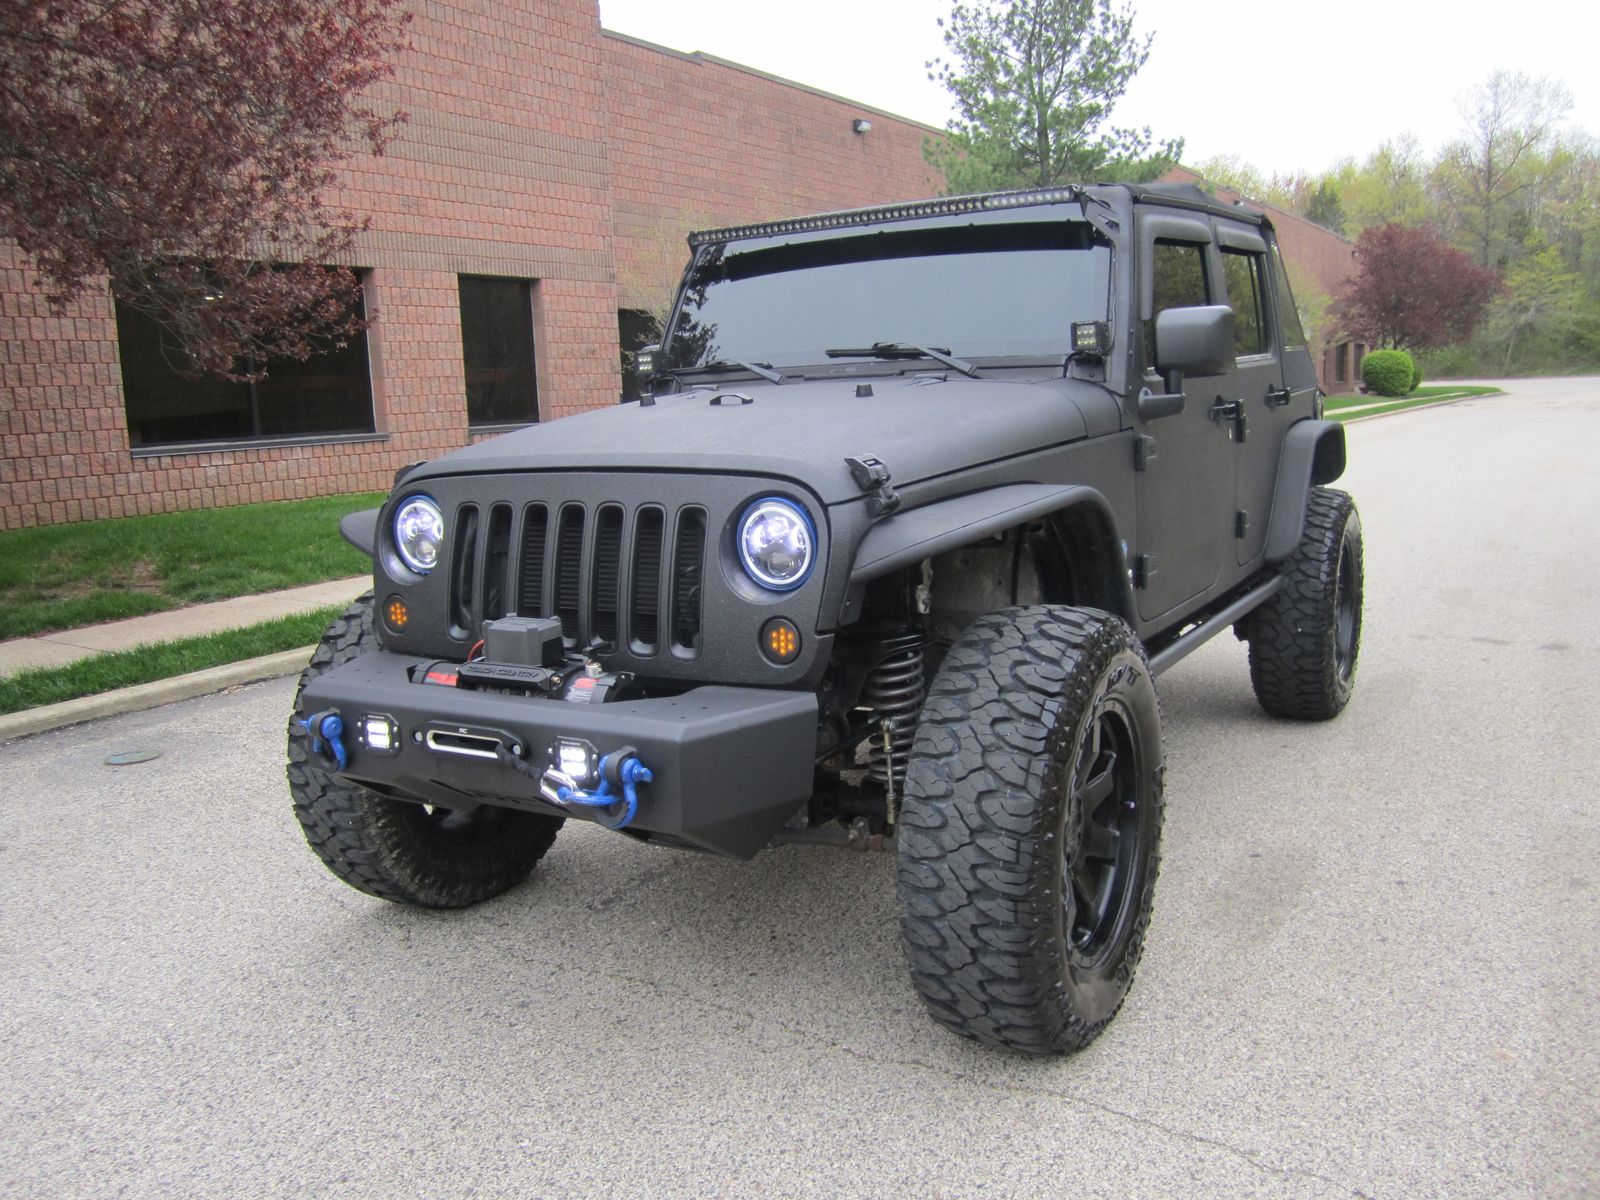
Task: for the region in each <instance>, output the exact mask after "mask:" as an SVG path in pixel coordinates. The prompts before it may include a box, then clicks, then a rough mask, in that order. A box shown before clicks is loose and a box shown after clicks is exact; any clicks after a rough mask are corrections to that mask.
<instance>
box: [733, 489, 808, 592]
mask: <svg viewBox="0 0 1600 1200" xmlns="http://www.w3.org/2000/svg"><path fill="white" fill-rule="evenodd" d="M816 559H817V528H816V526H815V525H813V524H812V523H811V517H810V515H809V514H808V513H807V512H806V510H805V509H803V508H801V507H800V506H799V505H798V504H795V503H794V502H793V501H791V500H783V499H780V498H779V497H777V496H767V497H765V498H764V499H761V500H757V501H756V502H755V503H754V504H752V505H750V507H749V508H747V509H745V510H744V515H743V516H742V517H740V518H739V561H740V562H741V563H742V564H743V565H744V570H745V574H746V575H748V576H750V578H751V579H753V580H755V582H756V583H758V584H760V585H761V586H762V587H764V588H766V589H767V590H768V591H773V592H792V591H793V590H794V589H795V588H797V587H799V586H800V585H801V584H803V583H804V582H805V581H806V579H807V578H808V577H809V576H810V574H811V568H812V566H813V565H814V564H815V563H816Z"/></svg>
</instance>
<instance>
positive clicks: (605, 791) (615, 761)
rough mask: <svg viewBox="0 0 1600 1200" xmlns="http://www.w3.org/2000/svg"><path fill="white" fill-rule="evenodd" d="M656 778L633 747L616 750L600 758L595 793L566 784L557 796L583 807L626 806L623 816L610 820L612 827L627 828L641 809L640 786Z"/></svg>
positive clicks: (560, 799)
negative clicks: (598, 781) (598, 779)
mask: <svg viewBox="0 0 1600 1200" xmlns="http://www.w3.org/2000/svg"><path fill="white" fill-rule="evenodd" d="M654 778H655V776H654V775H652V774H651V773H650V768H649V767H647V766H645V765H644V763H642V762H640V761H639V755H638V753H637V752H636V751H635V750H634V749H633V747H631V746H625V747H623V748H622V749H621V750H613V751H612V752H611V753H610V754H608V755H606V756H605V757H604V758H602V759H601V760H600V786H599V787H598V788H597V789H595V790H594V791H592V792H586V791H584V790H583V789H582V788H580V787H573V786H569V785H566V784H563V785H561V786H560V787H558V788H557V789H556V799H557V800H558V801H559V802H560V803H562V804H576V805H579V806H581V807H583V808H611V807H613V806H615V805H617V804H621V805H622V806H623V810H622V816H621V817H619V818H618V819H617V820H616V821H613V822H609V823H608V827H609V828H611V829H626V828H627V827H628V825H629V823H630V822H631V821H632V820H633V818H634V817H635V816H636V815H637V814H638V812H639V793H638V790H637V789H638V786H639V784H641V783H649V782H650V781H651V780H653V779H654Z"/></svg>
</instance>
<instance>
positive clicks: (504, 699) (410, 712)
mask: <svg viewBox="0 0 1600 1200" xmlns="http://www.w3.org/2000/svg"><path fill="white" fill-rule="evenodd" d="M419 665H422V660H419V659H415V658H411V657H409V656H406V655H399V654H390V653H387V652H385V651H381V650H374V651H371V652H369V653H367V654H364V655H362V656H361V657H360V658H356V659H353V660H351V661H350V662H347V663H344V664H343V665H341V666H338V667H335V668H334V669H333V670H331V671H329V672H327V673H326V674H324V675H319V676H317V677H316V678H314V679H312V680H311V681H310V682H309V683H307V684H306V688H305V692H304V693H303V695H302V697H301V709H302V711H303V712H306V713H314V712H321V711H324V710H329V709H332V710H334V711H336V712H338V713H339V714H340V716H341V717H342V718H343V719H344V724H345V728H346V730H347V733H346V736H345V747H346V749H347V752H348V762H347V764H346V766H345V768H344V769H343V770H342V771H340V772H339V774H341V775H342V776H344V777H345V778H348V779H351V780H354V781H355V782H358V783H361V784H365V785H367V786H369V787H371V788H373V789H374V790H375V791H378V792H380V793H381V794H383V795H387V796H395V797H398V798H402V799H408V800H414V801H417V802H419V803H424V804H438V805H443V806H446V807H452V806H459V805H460V804H461V803H462V802H463V801H464V800H466V801H476V802H480V803H483V802H486V803H496V804H503V805H506V806H509V807H514V808H523V809H528V810H530V811H534V812H548V813H557V814H566V810H564V809H562V808H560V807H558V806H554V805H551V804H550V803H549V802H547V801H546V800H544V799H542V798H541V797H540V795H539V788H538V784H537V783H536V782H534V781H533V780H532V779H529V778H526V777H525V776H523V775H522V774H519V773H518V772H517V771H516V770H514V769H512V768H511V767H508V766H505V765H503V764H502V763H500V762H498V761H496V760H494V759H493V758H490V757H475V756H472V755H471V754H463V753H462V752H461V751H460V750H459V749H445V748H441V747H451V746H457V747H459V745H460V740H459V738H452V737H451V736H449V734H450V731H451V730H453V729H470V730H473V731H487V730H495V731H503V732H504V733H505V734H507V735H509V736H510V738H511V739H514V740H515V741H516V742H518V743H520V746H521V748H522V750H523V754H524V756H525V759H526V761H528V762H530V763H533V764H536V765H540V766H542V765H543V764H544V762H545V755H546V751H547V749H548V748H549V747H550V746H551V744H552V743H553V742H554V741H555V739H556V738H558V737H566V738H582V739H583V740H585V741H587V742H589V743H590V744H591V745H592V746H593V747H594V748H595V749H596V750H597V751H598V752H599V754H601V755H605V754H609V753H611V752H612V751H614V750H618V749H620V748H622V747H623V746H633V747H635V748H636V749H637V751H638V754H639V758H640V760H641V761H642V762H644V763H645V765H646V766H648V767H649V768H650V770H651V772H652V773H653V776H654V778H653V780H652V782H650V783H648V784H645V785H642V786H641V788H640V789H639V810H638V814H637V816H636V817H635V818H634V820H633V822H632V824H631V825H630V826H629V830H630V832H633V831H637V832H640V833H643V834H646V835H655V836H658V837H659V838H660V839H661V840H666V841H671V842H675V843H679V844H685V845H689V846H694V847H697V848H699V849H703V850H709V851H712V852H714V853H717V854H722V855H726V856H728V857H732V858H749V857H751V856H752V855H754V854H755V853H756V852H757V851H758V850H760V849H761V848H762V847H763V846H765V845H766V844H767V843H768V842H769V841H770V840H771V838H772V835H773V834H774V833H776V832H777V831H778V829H779V828H780V827H781V826H782V825H783V823H784V822H785V821H786V820H787V819H788V818H789V817H790V816H792V815H793V813H794V811H795V809H796V808H797V807H799V805H801V804H802V803H804V802H805V801H806V800H807V799H808V798H809V797H810V795H811V789H812V772H813V766H812V764H813V755H814V752H815V749H814V748H815V745H816V731H817V698H816V696H815V695H814V694H813V693H811V692H795V691H774V690H768V689H763V688H739V687H699V688H694V689H692V690H690V691H687V692H684V693H683V694H681V695H678V696H670V697H663V698H660V699H653V700H623V701H617V702H615V703H610V704H595V705H589V704H573V703H568V702H565V701H561V700H549V699H542V698H532V697H526V696H514V695H498V694H492V693H486V692H474V691H464V690H461V689H458V688H454V687H439V686H432V685H428V684H419V683H413V682H411V674H410V672H411V670H412V669H413V668H415V667H418V666H419ZM368 716H383V717H387V718H388V719H389V720H390V721H391V722H392V723H393V725H394V726H395V727H396V728H397V730H398V736H397V737H396V738H395V739H394V741H393V744H392V746H391V748H390V749H389V750H388V751H387V752H386V751H383V750H380V749H374V748H371V747H369V746H367V745H366V744H365V743H364V742H363V741H362V740H361V738H360V737H359V736H358V731H359V730H360V729H361V728H362V722H363V721H364V719H365V718H366V717H368ZM430 733H435V734H437V735H439V736H435V737H430V736H429V734H430ZM566 815H572V814H566Z"/></svg>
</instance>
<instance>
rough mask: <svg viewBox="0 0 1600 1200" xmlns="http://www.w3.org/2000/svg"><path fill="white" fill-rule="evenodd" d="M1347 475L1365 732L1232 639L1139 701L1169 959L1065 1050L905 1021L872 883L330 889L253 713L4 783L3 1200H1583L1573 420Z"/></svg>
mask: <svg viewBox="0 0 1600 1200" xmlns="http://www.w3.org/2000/svg"><path fill="white" fill-rule="evenodd" d="M1350 440H1351V446H1352V464H1353V465H1352V470H1351V473H1350V476H1349V478H1348V484H1349V486H1350V487H1351V489H1352V490H1353V491H1354V492H1355V493H1356V495H1357V497H1358V500H1359V502H1360V504H1361V508H1362V514H1363V518H1364V521H1365V525H1366V533H1367V545H1368V579H1369V583H1368V609H1367V615H1368V624H1367V631H1366V646H1365V653H1364V656H1363V662H1362V667H1361V675H1360V686H1359V689H1358V692H1357V696H1356V699H1355V702H1354V704H1353V706H1352V707H1351V709H1350V710H1349V711H1348V712H1347V713H1346V714H1345V716H1344V717H1342V718H1341V719H1340V720H1338V721H1337V722H1335V723H1333V724H1331V725H1327V726H1313V727H1299V726H1294V725H1290V724H1287V723H1281V722H1275V721H1272V720H1269V719H1267V718H1266V717H1264V716H1263V715H1262V714H1261V713H1260V712H1259V711H1258V710H1257V709H1256V707H1255V705H1254V703H1253V700H1252V698H1251V695H1250V689H1249V683H1248V679H1247V676H1246V672H1245V664H1244V651H1243V648H1242V647H1241V646H1239V645H1238V644H1237V643H1235V642H1234V641H1233V640H1232V639H1231V638H1226V639H1223V640H1219V641H1217V642H1214V643H1213V644H1212V645H1210V646H1208V647H1207V648H1205V649H1204V650H1203V651H1201V652H1200V653H1199V654H1197V655H1196V656H1194V657H1193V658H1192V659H1190V660H1189V661H1187V662H1185V663H1184V664H1183V665H1181V666H1180V667H1178V668H1177V669H1175V670H1174V671H1173V672H1172V673H1171V674H1169V675H1168V676H1166V677H1165V678H1164V679H1163V681H1162V684H1163V691H1164V694H1165V699H1166V715H1167V731H1168V746H1169V753H1170V761H1171V770H1170V772H1169V798H1170V809H1169V814H1168V826H1167V840H1166V860H1165V867H1164V871H1163V875H1162V879H1161V884H1160V886H1159V888H1158V890H1157V896H1156V905H1157V911H1156V918H1155V922H1154V924H1153V926H1152V930H1151V935H1150V940H1149V944H1148V949H1147V953H1146V956H1145V961H1144V965H1143V967H1142V969H1141V971H1140V975H1139V980H1138V983H1137V985H1136V986H1135V988H1134V992H1133V995H1132V997H1131V999H1130V1001H1129V1003H1128V1005H1127V1007H1126V1009H1125V1010H1124V1012H1123V1014H1122V1016H1121V1017H1120V1018H1119V1019H1118V1020H1117V1021H1116V1022H1115V1023H1114V1025H1113V1026H1112V1028H1111V1029H1110V1030H1109V1031H1108V1032H1107V1034H1106V1035H1105V1036H1104V1037H1103V1038H1102V1039H1101V1040H1100V1041H1099V1042H1098V1043H1096V1044H1095V1046H1093V1047H1092V1048H1091V1049H1090V1050H1089V1051H1087V1052H1086V1053H1084V1054H1082V1055H1080V1056H1078V1057H1076V1058H1074V1059H1069V1060H1065V1061H1052V1062H1035V1061H1030V1060H1024V1059H1020V1058H1017V1057H1014V1056H1011V1055H1006V1054H1001V1053H996V1052H993V1051H989V1050H984V1049H981V1048H978V1047H976V1046H973V1045H970V1044H968V1043H965V1042H962V1041H960V1040H958V1039H956V1038H954V1037H952V1036H950V1035H949V1034H946V1033H944V1032H943V1031H941V1030H939V1029H938V1028H936V1027H935V1026H933V1025H932V1024H931V1023H929V1022H928V1021H927V1020H925V1019H924V1017H923V1016H922V1014H921V1011H920V1008H919V1006H918V1005H917V1002H916V1001H915V999H914V998H913V996H912V995H911V993H910V991H909V988H908V986H907V984H906V983H905V981H904V980H903V978H902V971H901V963H900V957H899V947H898V942H897V936H898V935H897V930H896V924H895V922H896V913H895V907H894V903H893V888H892V882H893V880H892V869H891V866H892V865H891V863H890V862H889V861H888V860H887V859H886V858H883V857H867V856H851V855H844V854H840V853H836V852H829V851H825V850H818V849H810V848H787V849H785V850H782V851H778V852H773V853H769V854H767V855H765V856H763V857H761V858H760V859H758V860H757V861H756V862H754V863H751V864H746V865H738V864H732V863H723V862H719V861H712V860H706V859H701V858H695V857H689V856H684V855H680V854H674V853H671V852H652V851H650V850H648V849H646V848H643V847H639V846H636V845H634V844H632V843H630V842H627V841H625V840H623V839H620V838H616V837H613V836H611V835H607V834H605V833H603V832H601V831H598V830H595V829H593V828H590V827H583V826H576V825H570V824H569V826H568V828H567V830H566V831H565V832H563V834H562V836H561V839H560V841H559V842H558V843H557V847H556V850H555V852H554V853H553V855H552V857H551V858H550V859H549V860H548V861H547V863H546V865H545V866H544V867H541V869H540V871H539V873H538V875H537V877H536V879H535V881H534V882H533V883H532V884H530V885H529V886H527V887H524V888H522V889H520V890H518V891H517V892H515V893H513V894H511V895H509V896H507V897H504V898H503V899H501V900H499V901H497V902H494V903H491V904H488V905H485V906H483V907H481V908H478V909H476V910H473V911H471V912H468V913H465V914H458V915H453V916H441V915H434V914H428V913H420V912H412V911H407V910H405V909H401V908H397V907H393V906H389V905H385V904H382V903H379V902H377V901H372V900H369V899H367V898H366V897H363V896H361V895H358V894H357V893H355V892H353V891H350V890H348V889H346V888H344V887H343V885H341V884H339V883H337V882H336V881H334V880H333V879H332V877H331V876H328V875H327V874H325V873H324V871H323V870H322V868H321V866H320V865H319V864H318V863H317V862H316V861H315V860H314V859H313V858H312V856H311V854H310V852H309V851H307V850H306V848H305V846H304V845H303V844H302V842H301V840H300V835H299V832H298V830H297V828H296V826H295V825H294V822H293V820H292V818H291V816H290V813H289V809H288V802H287V798H286V796H285V793H284V787H283V782H282V770H281V766H280V757H279V755H280V734H281V729H282V725H283V717H284V712H285V709H286V706H287V704H288V701H289V696H290V685H289V683H288V682H287V681H285V682H280V683H275V684H267V685H260V686H256V687H251V688H247V689H243V690H241V691H237V692H235V693H232V694H228V695H223V696H220V697H215V698H212V699H209V700H204V701H198V702H191V703H186V704H182V705H177V706H173V707H170V708H166V709H161V710H156V711H152V712H148V713H144V714H140V715H137V716H133V717H127V718H121V719H117V720H113V721H107V722H102V723H98V724H94V725H90V726H86V727H84V728H81V729H78V730H71V731H65V732H61V733H57V734H51V735H46V736H43V737H39V738H34V739H31V740H27V741H23V742H19V743H14V744H12V745H10V746H8V747H5V748H0V780H4V785H3V791H4V798H3V799H0V1045H3V1047H4V1050H3V1055H4V1058H3V1070H0V1130H4V1135H3V1136H0V1194H4V1195H6V1196H39V1197H46V1196H48V1197H56V1196H73V1195H86V1196H122V1195H127V1196H157V1195H162V1196H183V1197H191V1196H219V1197H220V1196H227V1197H238V1196H255V1195H276V1196H304V1195H318V1196H321V1195H327V1196H372V1197H386V1198H387V1197H404V1196H427V1197H453V1196H499V1195H521V1196H551V1195H579V1194H582V1195H616V1196H628V1197H638V1196H676V1195H720V1196H762V1197H779V1196H783V1197H787V1196H801V1195H806V1196H809V1195H817V1196H823V1195H861V1196H867V1195H873V1196H880V1195H905V1196H917V1197H924V1196H950V1197H955V1196H974V1197H997V1196H1030V1197H1033V1196H1063V1197H1067V1196H1071V1197H1091V1196H1104V1197H1118V1198H1122V1197H1138V1196H1173V1197H1184V1198H1189V1197H1202V1196H1218V1197H1230V1198H1237V1197H1247V1196H1273V1197H1279V1196H1289V1197H1300V1196H1305V1197H1330V1196H1393V1197H1422V1196H1449V1197H1476V1196H1482V1197H1501V1196H1528V1197H1533V1196H1540V1197H1543V1196H1585V1195H1596V1194H1600V1183H1597V1179H1600V1165H1597V1164H1600V1098H1597V1097H1600V1032H1597V1029H1596V1021H1597V1019H1600V940H1597V930H1600V785H1597V784H1596V782H1595V777H1594V758H1595V748H1596V745H1597V738H1596V734H1595V728H1594V726H1595V722H1596V718H1597V715H1600V708H1597V704H1596V700H1595V678H1596V675H1597V673H1600V650H1597V637H1596V627H1597V624H1600V561H1597V558H1600V555H1597V551H1600V518H1597V516H1596V514H1597V512H1600V471H1597V469H1596V457H1597V455H1596V448H1597V447H1600V383H1597V382H1596V381H1592V380H1585V381H1547V382H1541V383H1538V384H1528V385H1523V384H1518V385H1515V386H1514V388H1513V391H1512V394H1511V395H1509V396H1507V397H1505V398H1499V399H1492V400H1477V401H1471V402H1467V403H1462V404H1458V405H1455V406H1452V407H1448V408H1443V409H1438V410H1434V411H1430V412H1423V413H1411V414H1406V415H1403V416H1398V417H1390V418H1385V419H1382V420H1378V421H1373V422H1370V423H1364V424H1360V425H1357V426H1354V427H1352V429H1351V430H1350ZM143 747H152V748H158V749H160V750H161V751H162V755H163V756H162V757H161V758H160V759H159V760H158V761H156V762H154V763H150V764H147V765H144V766H135V767H123V768H112V767H108V766H104V765H102V759H103V758H104V757H105V756H106V755H107V754H109V753H112V752H113V751H118V750H126V749H137V748H143Z"/></svg>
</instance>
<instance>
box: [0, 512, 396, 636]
mask: <svg viewBox="0 0 1600 1200" xmlns="http://www.w3.org/2000/svg"><path fill="white" fill-rule="evenodd" d="M382 502H383V494H382V493H380V492H368V493H359V494H356V495H346V496H327V497H322V498H319V499H315V500H288V501H283V502H281V503H275V504H242V505H237V506H235V507H232V508H213V509H205V510H202V511H198V512H180V513H164V514H161V515H159V516H150V517H124V518H121V519H119V520H113V521H84V522H80V523H78V524H75V525H51V526H46V527H43V528H39V529H18V530H12V531H9V532H6V533H0V639H4V638H14V637H25V636H27V635H29V634H35V633H45V632H48V631H50V630H56V629H72V628H75V627H77V626H80V625H93V624H97V623H99V622H102V621H115V620H118V619H120V618H122V617H136V616H140V615H142V614H144V613H151V612H160V611H162V610H164V609H169V608H179V607H182V606H183V605H185V604H199V603H202V602H204V601H208V600H226V599H229V598H231V597H233V596H248V595H253V594H255V593H257V592H271V591H276V590H278V589H280V588H288V587H298V586H300V585H301V584H307V583H320V582H322V581H324V580H328V579H343V578H346V577H348V576H351V575H360V574H362V573H363V572H364V571H367V570H369V569H370V565H369V562H368V560H367V558H366V556H365V555H363V554H362V553H361V552H360V551H358V550H355V549H353V548H352V547H350V546H349V545H347V544H346V543H345V542H344V540H343V539H342V538H340V537H339V518H340V517H342V516H344V515H345V514H346V513H350V512H355V511H356V510H358V509H363V508H374V507H376V506H377V505H378V504H381V503H382ZM301 644H304V643H301Z"/></svg>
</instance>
